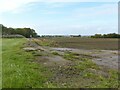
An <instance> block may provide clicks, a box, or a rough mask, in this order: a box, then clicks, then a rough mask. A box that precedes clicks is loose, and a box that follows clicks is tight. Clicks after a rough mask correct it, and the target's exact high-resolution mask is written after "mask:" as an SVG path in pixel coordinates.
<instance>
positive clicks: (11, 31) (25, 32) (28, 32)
mask: <svg viewBox="0 0 120 90" xmlns="http://www.w3.org/2000/svg"><path fill="white" fill-rule="evenodd" d="M1 26H2V35H3V36H5V35H22V36H24V37H26V38H30V36H32V37H38V35H37V33H36V32H35V30H34V29H31V28H11V27H10V28H7V27H5V26H3V25H1Z"/></svg>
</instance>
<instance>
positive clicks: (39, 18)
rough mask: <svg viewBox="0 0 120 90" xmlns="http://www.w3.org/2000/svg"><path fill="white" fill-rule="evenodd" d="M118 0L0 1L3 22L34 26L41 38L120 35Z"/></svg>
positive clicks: (0, 14)
mask: <svg viewBox="0 0 120 90" xmlns="http://www.w3.org/2000/svg"><path fill="white" fill-rule="evenodd" d="M100 1H102V2H100ZM108 1H109V2H108ZM113 1H114V2H113ZM117 1H118V0H99V2H98V0H66V1H65V0H0V23H1V24H3V25H5V26H7V27H13V28H17V27H30V28H33V29H35V30H36V32H37V33H38V34H39V35H46V34H47V35H48V34H49V35H55V34H57V35H60V34H62V35H70V34H81V35H92V34H95V33H101V34H103V33H113V32H115V33H118V2H117Z"/></svg>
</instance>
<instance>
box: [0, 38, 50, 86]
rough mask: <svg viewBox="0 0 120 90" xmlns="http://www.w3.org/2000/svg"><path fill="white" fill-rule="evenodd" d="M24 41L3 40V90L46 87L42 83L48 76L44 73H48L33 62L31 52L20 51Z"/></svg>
mask: <svg viewBox="0 0 120 90" xmlns="http://www.w3.org/2000/svg"><path fill="white" fill-rule="evenodd" d="M26 41H27V40H26V39H3V43H2V44H3V48H2V56H3V59H2V63H3V68H2V70H3V71H2V74H3V77H2V79H3V80H2V81H3V82H2V84H3V86H2V87H3V88H13V87H14V88H20V87H22V88H25V87H26V88H31V87H32V88H40V87H47V86H45V85H44V82H45V81H46V80H47V76H48V75H47V74H46V72H47V73H49V71H47V70H46V68H43V67H41V66H40V65H39V64H37V63H34V62H33V60H34V57H33V55H32V54H31V52H25V51H24V50H23V49H22V48H23V44H24V43H26ZM49 74H50V73H49Z"/></svg>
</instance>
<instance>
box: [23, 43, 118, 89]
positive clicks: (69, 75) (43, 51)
mask: <svg viewBox="0 0 120 90" xmlns="http://www.w3.org/2000/svg"><path fill="white" fill-rule="evenodd" d="M26 46H27V47H26V48H25V49H28V51H29V49H31V48H32V49H31V50H33V51H34V52H33V54H34V55H35V56H36V60H35V62H37V63H40V64H41V65H43V66H45V67H47V68H49V69H50V70H51V72H53V73H54V75H53V76H52V77H51V78H50V79H49V81H48V82H47V83H49V82H50V83H52V82H54V83H59V87H63V86H66V83H67V85H68V86H69V85H70V87H79V86H80V85H82V86H83V87H85V85H86V84H85V83H86V81H87V82H88V85H90V86H91V84H92V81H93V80H94V79H93V80H91V79H88V80H87V79H84V78H81V75H82V74H81V73H80V72H81V71H80V70H79V69H77V68H73V67H75V66H76V63H75V62H76V61H71V60H67V59H65V58H64V57H63V55H64V54H65V52H72V53H76V54H78V56H79V57H81V58H89V59H91V60H92V61H93V62H95V63H96V64H97V65H99V66H102V67H103V68H105V69H107V68H108V69H115V70H117V69H118V52H117V50H84V49H73V48H54V47H43V46H39V45H38V44H36V43H35V42H32V41H29V42H28V43H27V44H26ZM53 52H56V53H57V55H56V54H53ZM90 71H92V72H95V73H97V74H101V75H103V76H105V77H107V76H108V73H106V72H105V71H106V70H104V71H97V72H96V70H94V69H89V70H87V72H90ZM82 73H83V72H82ZM80 80H82V81H83V82H81V83H80V82H79V81H80ZM75 82H77V84H76V83H75ZM93 82H94V81H93ZM71 83H72V84H71ZM96 84H97V83H96Z"/></svg>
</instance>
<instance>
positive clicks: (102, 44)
mask: <svg viewBox="0 0 120 90" xmlns="http://www.w3.org/2000/svg"><path fill="white" fill-rule="evenodd" d="M40 40H44V42H43V43H42V44H43V45H46V46H47V45H48V46H51V47H52V46H53V47H66V48H78V49H105V50H118V39H114V38H80V37H50V38H47V37H46V38H40ZM53 42H54V43H53Z"/></svg>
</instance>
